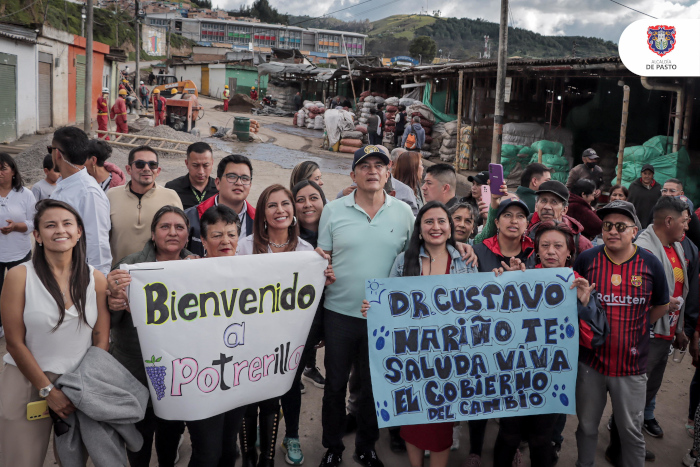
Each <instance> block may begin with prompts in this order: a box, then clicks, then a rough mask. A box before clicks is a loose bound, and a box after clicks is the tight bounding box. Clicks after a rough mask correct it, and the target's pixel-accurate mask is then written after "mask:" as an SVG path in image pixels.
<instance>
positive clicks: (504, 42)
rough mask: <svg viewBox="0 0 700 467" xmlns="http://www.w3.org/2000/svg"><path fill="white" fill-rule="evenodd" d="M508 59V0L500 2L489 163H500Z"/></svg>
mask: <svg viewBox="0 0 700 467" xmlns="http://www.w3.org/2000/svg"><path fill="white" fill-rule="evenodd" d="M507 57H508V0H501V24H500V28H499V32H498V71H497V74H496V108H495V110H494V115H493V142H492V144H491V162H492V163H494V164H497V163H500V162H501V144H503V116H504V115H505V93H506V65H507V63H506V62H507Z"/></svg>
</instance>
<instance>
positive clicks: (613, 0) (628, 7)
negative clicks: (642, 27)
mask: <svg viewBox="0 0 700 467" xmlns="http://www.w3.org/2000/svg"><path fill="white" fill-rule="evenodd" d="M610 1H611V2H613V3H616V4H618V5H620V6H623V7H625V8H627V9H629V10H632V11H636V12H637V13H640V14H642V15H646V16H648V17H649V18H654V19H659V18H657V17H656V16H651V15H650V14H647V13H644V12H643V11H639V10H635V9H634V8H632V7H630V6H627V5H623V4H622V3H620V2H616V1H615V0H610Z"/></svg>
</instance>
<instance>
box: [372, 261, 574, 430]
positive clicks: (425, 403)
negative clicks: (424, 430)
mask: <svg viewBox="0 0 700 467" xmlns="http://www.w3.org/2000/svg"><path fill="white" fill-rule="evenodd" d="M573 278H574V274H573V271H572V270H571V269H567V268H555V269H532V270H528V271H527V272H526V273H523V272H519V271H518V272H510V273H508V272H507V273H505V274H503V275H502V276H500V277H495V276H494V274H493V273H481V274H456V275H442V276H422V277H401V278H390V279H376V280H370V281H367V284H366V298H367V300H368V301H370V304H371V308H370V310H369V311H368V312H367V332H368V337H369V352H370V372H371V374H372V391H373V393H374V400H375V402H376V404H377V418H378V422H379V426H380V427H386V426H397V425H415V424H422V423H432V422H446V421H460V420H472V419H483V418H497V417H512V416H520V415H535V414H546V413H568V414H573V413H575V407H576V400H575V390H576V373H577V365H578V345H579V341H578V314H577V302H576V290H575V289H574V290H570V286H571V282H572V281H573Z"/></svg>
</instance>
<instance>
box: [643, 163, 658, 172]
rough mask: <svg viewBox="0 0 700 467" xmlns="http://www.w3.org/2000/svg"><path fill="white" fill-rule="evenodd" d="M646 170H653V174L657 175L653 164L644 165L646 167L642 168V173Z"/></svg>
mask: <svg viewBox="0 0 700 467" xmlns="http://www.w3.org/2000/svg"><path fill="white" fill-rule="evenodd" d="M645 170H651V173H655V172H654V166H653V165H651V164H644V165H643V166H642V172H644V171H645ZM640 173H641V172H640Z"/></svg>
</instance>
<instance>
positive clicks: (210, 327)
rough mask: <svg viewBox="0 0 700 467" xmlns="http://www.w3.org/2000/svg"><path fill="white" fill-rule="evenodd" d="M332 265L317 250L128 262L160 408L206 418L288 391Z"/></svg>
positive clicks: (163, 412)
mask: <svg viewBox="0 0 700 467" xmlns="http://www.w3.org/2000/svg"><path fill="white" fill-rule="evenodd" d="M327 265H328V261H326V260H325V259H323V258H322V257H321V256H320V255H318V254H317V253H316V252H294V253H276V254H268V255H251V256H241V257H221V258H205V259H197V260H194V261H167V262H159V263H140V264H132V265H123V266H122V268H123V269H126V270H128V271H129V272H130V274H131V277H132V281H131V285H130V287H129V304H130V308H131V313H132V317H133V321H134V325H135V326H136V329H137V331H138V335H139V342H140V345H141V351H142V353H143V356H144V359H145V361H146V373H147V375H148V378H149V381H150V383H151V386H150V390H151V399H152V401H153V407H154V410H155V413H156V415H157V416H159V417H161V418H164V419H167V420H201V419H204V418H208V417H212V416H214V415H217V414H220V413H223V412H226V411H228V410H231V409H233V408H236V407H241V406H244V405H247V404H250V403H253V402H257V401H261V400H266V399H270V398H272V397H277V396H280V395H282V394H284V393H286V392H287V391H288V390H289V388H290V387H291V385H292V381H293V380H294V375H295V373H296V370H297V367H298V365H299V360H300V358H301V353H302V351H303V350H304V345H305V343H306V337H307V336H308V333H309V328H310V327H311V322H312V321H313V317H314V315H315V313H316V308H317V306H318V302H319V300H320V298H321V294H322V293H323V285H324V282H325V276H324V273H323V272H324V270H325V268H326V266H327Z"/></svg>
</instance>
